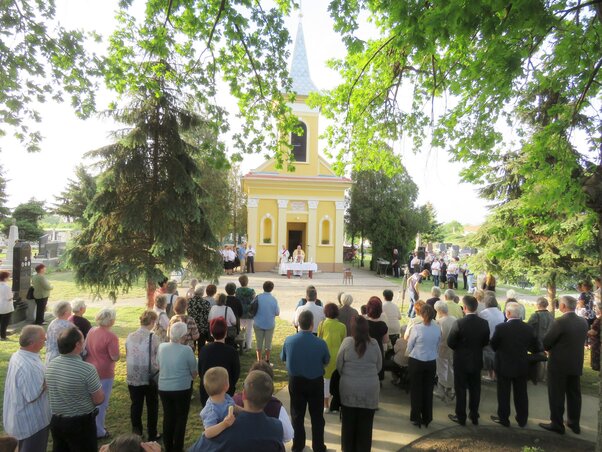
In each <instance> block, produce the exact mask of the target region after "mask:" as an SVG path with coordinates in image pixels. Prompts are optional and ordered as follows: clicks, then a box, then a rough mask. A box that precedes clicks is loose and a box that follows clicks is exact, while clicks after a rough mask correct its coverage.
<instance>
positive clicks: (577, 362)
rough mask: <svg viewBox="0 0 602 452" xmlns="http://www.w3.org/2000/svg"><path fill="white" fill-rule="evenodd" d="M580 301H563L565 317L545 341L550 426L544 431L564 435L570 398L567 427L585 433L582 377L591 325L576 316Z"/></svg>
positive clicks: (552, 327) (545, 337) (554, 324)
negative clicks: (584, 346) (582, 425)
mask: <svg viewBox="0 0 602 452" xmlns="http://www.w3.org/2000/svg"><path fill="white" fill-rule="evenodd" d="M576 307H577V300H576V299H575V298H573V297H569V296H564V297H560V301H559V304H558V309H559V310H560V312H562V316H561V317H559V318H558V319H556V320H555V321H554V323H552V326H551V327H550V329H549V331H548V332H547V334H546V335H545V336H544V338H543V347H544V349H545V350H546V351H547V352H548V402H549V404H550V423H549V424H539V426H540V427H541V428H544V429H546V430H550V431H552V432H557V433H560V434H563V433H564V421H563V416H564V398H565V396H566V411H567V422H566V425H567V427H569V428H570V429H571V430H572V431H573V432H575V433H577V434H578V433H581V427H580V426H579V418H580V417H581V374H582V372H583V344H584V343H585V338H586V337H587V330H588V326H587V321H586V320H585V319H582V318H581V317H578V316H577V314H575V308H576Z"/></svg>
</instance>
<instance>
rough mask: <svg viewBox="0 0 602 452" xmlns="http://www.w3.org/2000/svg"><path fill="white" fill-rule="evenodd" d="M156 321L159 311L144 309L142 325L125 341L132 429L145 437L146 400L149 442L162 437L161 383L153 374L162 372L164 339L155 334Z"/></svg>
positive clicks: (141, 317) (141, 319) (141, 318)
mask: <svg viewBox="0 0 602 452" xmlns="http://www.w3.org/2000/svg"><path fill="white" fill-rule="evenodd" d="M156 321H157V313H156V312H154V311H145V312H143V313H142V315H141V316H140V328H139V329H138V330H137V331H134V332H133V333H130V334H129V335H128V337H127V339H126V341H125V361H126V366H127V377H126V382H127V385H128V390H129V393H130V400H131V401H132V406H131V409H130V419H131V421H132V431H133V432H134V433H136V434H137V435H140V436H142V410H143V408H144V400H145V399H146V409H147V419H148V425H147V426H146V428H147V432H148V440H149V441H156V440H157V439H158V438H159V435H158V434H157V419H158V415H159V392H158V390H157V384H156V383H154V384H153V381H152V377H153V376H154V375H156V374H157V373H158V372H159V370H158V365H157V350H158V348H159V344H160V343H161V341H160V339H159V338H158V337H157V336H156V335H155V334H153V333H152V330H153V327H154V326H155V322H156ZM149 358H150V365H149ZM149 370H150V373H149Z"/></svg>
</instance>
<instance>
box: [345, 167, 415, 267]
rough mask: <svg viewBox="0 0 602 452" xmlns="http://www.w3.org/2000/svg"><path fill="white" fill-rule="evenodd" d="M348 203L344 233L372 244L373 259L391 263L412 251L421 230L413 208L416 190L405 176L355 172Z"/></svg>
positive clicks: (413, 184) (401, 174)
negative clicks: (396, 250) (395, 253)
mask: <svg viewBox="0 0 602 452" xmlns="http://www.w3.org/2000/svg"><path fill="white" fill-rule="evenodd" d="M352 179H353V181H354V182H355V183H354V184H353V186H352V187H351V190H350V192H349V196H348V199H347V204H348V209H347V213H346V215H345V223H346V227H347V233H348V234H350V235H352V236H355V237H358V236H359V237H362V238H364V239H368V240H370V241H371V242H372V259H373V261H375V260H376V258H379V257H382V258H385V259H387V260H388V259H390V257H391V253H392V252H393V248H400V249H399V252H400V255H402V256H403V255H404V254H405V253H407V252H408V251H409V250H411V249H413V245H414V240H415V238H416V233H417V232H418V231H419V230H420V229H421V228H423V227H424V225H423V222H424V218H421V215H420V213H421V209H419V208H417V207H416V206H415V202H416V197H417V196H418V187H417V186H416V184H415V183H414V182H413V181H412V179H411V178H410V176H409V175H408V174H407V173H406V172H399V173H397V174H395V175H394V176H388V175H387V174H386V173H385V172H384V171H358V172H354V173H353V175H352Z"/></svg>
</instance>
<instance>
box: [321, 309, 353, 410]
mask: <svg viewBox="0 0 602 452" xmlns="http://www.w3.org/2000/svg"><path fill="white" fill-rule="evenodd" d="M324 315H325V316H326V318H325V319H324V320H323V321H322V323H320V325H319V326H318V337H320V338H322V339H324V341H325V342H326V345H327V346H328V353H330V356H333V357H334V356H337V354H338V353H339V348H340V347H341V343H342V342H343V339H345V338H346V337H347V327H346V326H345V324H343V323H341V322H339V321H338V320H337V317H338V316H339V307H338V306H337V305H336V304H334V303H328V304H327V305H326V306H324ZM336 367H337V363H336V361H335V360H334V359H331V360H330V361H329V363H328V364H327V365H326V366H324V412H325V413H329V412H330V407H329V402H330V378H331V377H332V374H333V372H334V371H335V370H336Z"/></svg>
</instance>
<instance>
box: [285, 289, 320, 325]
mask: <svg viewBox="0 0 602 452" xmlns="http://www.w3.org/2000/svg"><path fill="white" fill-rule="evenodd" d="M305 293H306V297H307V302H306V303H305V304H303V305H301V306H298V307H297V310H296V311H295V318H294V320H293V325H294V326H295V328H297V329H298V328H299V315H300V314H301V313H302V312H304V311H309V312H311V313H312V314H313V333H314V335H317V334H318V326H319V325H320V322H321V321H322V320H324V318H325V317H326V316H325V315H324V308H323V307H322V305H321V304H320V305H318V303H317V300H318V291H317V290H316V288H315V287H314V286H309V287H308V288H307V290H306V291H305Z"/></svg>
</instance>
